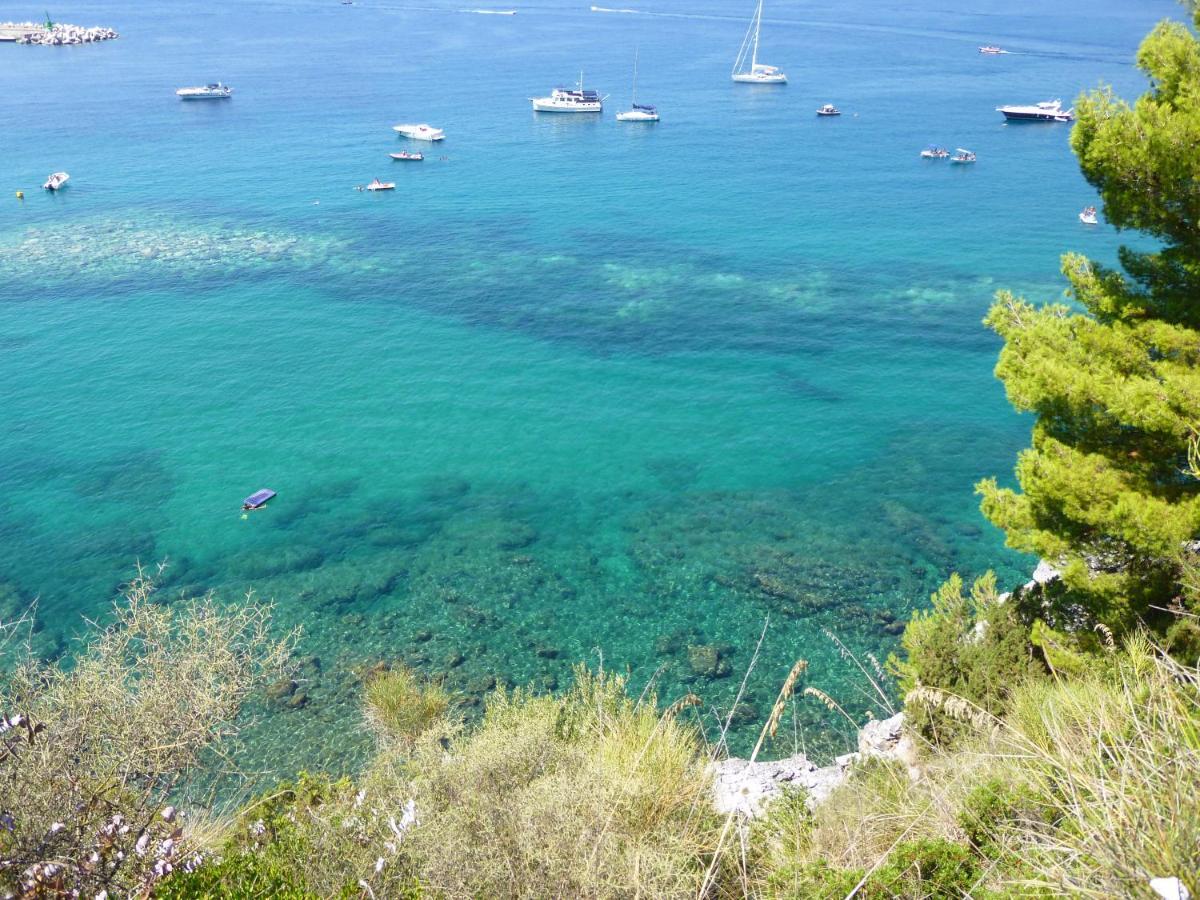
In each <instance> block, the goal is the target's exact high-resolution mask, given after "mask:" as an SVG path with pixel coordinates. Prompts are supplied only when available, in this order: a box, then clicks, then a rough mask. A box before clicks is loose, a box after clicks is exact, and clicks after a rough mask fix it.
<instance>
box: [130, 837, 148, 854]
mask: <svg viewBox="0 0 1200 900" xmlns="http://www.w3.org/2000/svg"><path fill="white" fill-rule="evenodd" d="M149 846H150V832H148V831H143V832H142V833H141V836H140V837H138V839H137V843H136V844H134V845H133V852H134V853H136V854H137V855H138V856H145V855H146V848H147V847H149Z"/></svg>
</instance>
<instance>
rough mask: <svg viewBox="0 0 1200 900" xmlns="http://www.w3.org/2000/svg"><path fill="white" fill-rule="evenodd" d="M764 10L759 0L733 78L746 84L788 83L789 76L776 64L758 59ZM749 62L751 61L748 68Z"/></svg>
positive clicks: (735, 62) (735, 65)
mask: <svg viewBox="0 0 1200 900" xmlns="http://www.w3.org/2000/svg"><path fill="white" fill-rule="evenodd" d="M762 11H763V0H758V7H757V8H756V9H755V10H754V19H753V21H751V22H750V27H749V28H748V29H746V36H745V37H744V38H742V46H741V49H739V50H738V55H737V59H736V60H735V61H734V63H733V75H732V77H733V80H734V81H740V82H742V83H744V84H787V76H786V75H784V74H783V72H781V71H779V69H778V68H777V67H776V66H768V65H766V64H764V63H760V62H759V61H758V33H759V31H760V30H762ZM747 62H749V63H750V68H748V69H747V68H746V63H747Z"/></svg>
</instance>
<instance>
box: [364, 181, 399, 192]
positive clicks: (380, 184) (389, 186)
mask: <svg viewBox="0 0 1200 900" xmlns="http://www.w3.org/2000/svg"><path fill="white" fill-rule="evenodd" d="M395 189H396V182H394V181H380V180H379V179H378V178H376V179H375V180H374V181H372V182H371V183H370V184H368V185H367V186H366V187H365V188H361V190H364V191H394V190H395Z"/></svg>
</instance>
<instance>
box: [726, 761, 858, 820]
mask: <svg viewBox="0 0 1200 900" xmlns="http://www.w3.org/2000/svg"><path fill="white" fill-rule="evenodd" d="M856 758H857V754H854V753H849V754H846V755H845V756H839V757H838V758H837V760H836V761H835V762H834V763H833V765H831V766H818V765H817V764H816V763H814V762H812V761H811V760H809V758H808V757H807V756H805V755H804V754H803V753H798V754H796V755H795V756H790V757H788V758H787V759H779V760H773V761H770V762H750V761H749V760H745V759H737V758H736V757H735V758H732V759H723V760H721V761H720V762H717V763H713V766H712V769H713V774H714V781H713V808H714V809H716V811H717V812H718V813H720V814H722V815H728V814H729V813H737V814H738V815H740V816H742V817H743V818H747V819H757V818H759V817H760V816H762V815H763V814H764V813H765V812H766V810H767V807H768V806H770V804H771V802H772V801H773V800H775V799H776V798H777V797H780V796H782V795H783V793H784V791H786V790H803V791H804V792H805V793H806V794H807V797H808V800H807V802H808V805H809V807H810V808H812V807H815V806H817V805H818V804H820V803H821V802H823V801H824V800H825V799H826V798H827V797H828V796H829V795H830V793H832V792H833V789H834V788H836V787H837V786H838V785H840V784H841V783H842V782H843V781H845V780H846V773H847V772H848V771H849V769H850V765H851V763H852V762H853V761H854V760H855V759H856Z"/></svg>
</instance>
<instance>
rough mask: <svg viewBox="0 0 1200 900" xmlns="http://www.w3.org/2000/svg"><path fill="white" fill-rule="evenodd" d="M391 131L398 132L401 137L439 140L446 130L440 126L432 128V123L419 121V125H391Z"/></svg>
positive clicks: (443, 136)
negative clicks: (427, 123)
mask: <svg viewBox="0 0 1200 900" xmlns="http://www.w3.org/2000/svg"><path fill="white" fill-rule="evenodd" d="M392 131H395V132H398V133H399V134H400V136H401V137H406V138H411V139H412V140H414V141H440V140H443V139H444V138H445V137H446V132H445V131H443V130H442V129H440V128H434V127H433V126H432V125H426V124H424V123H421V124H420V125H393V126H392Z"/></svg>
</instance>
